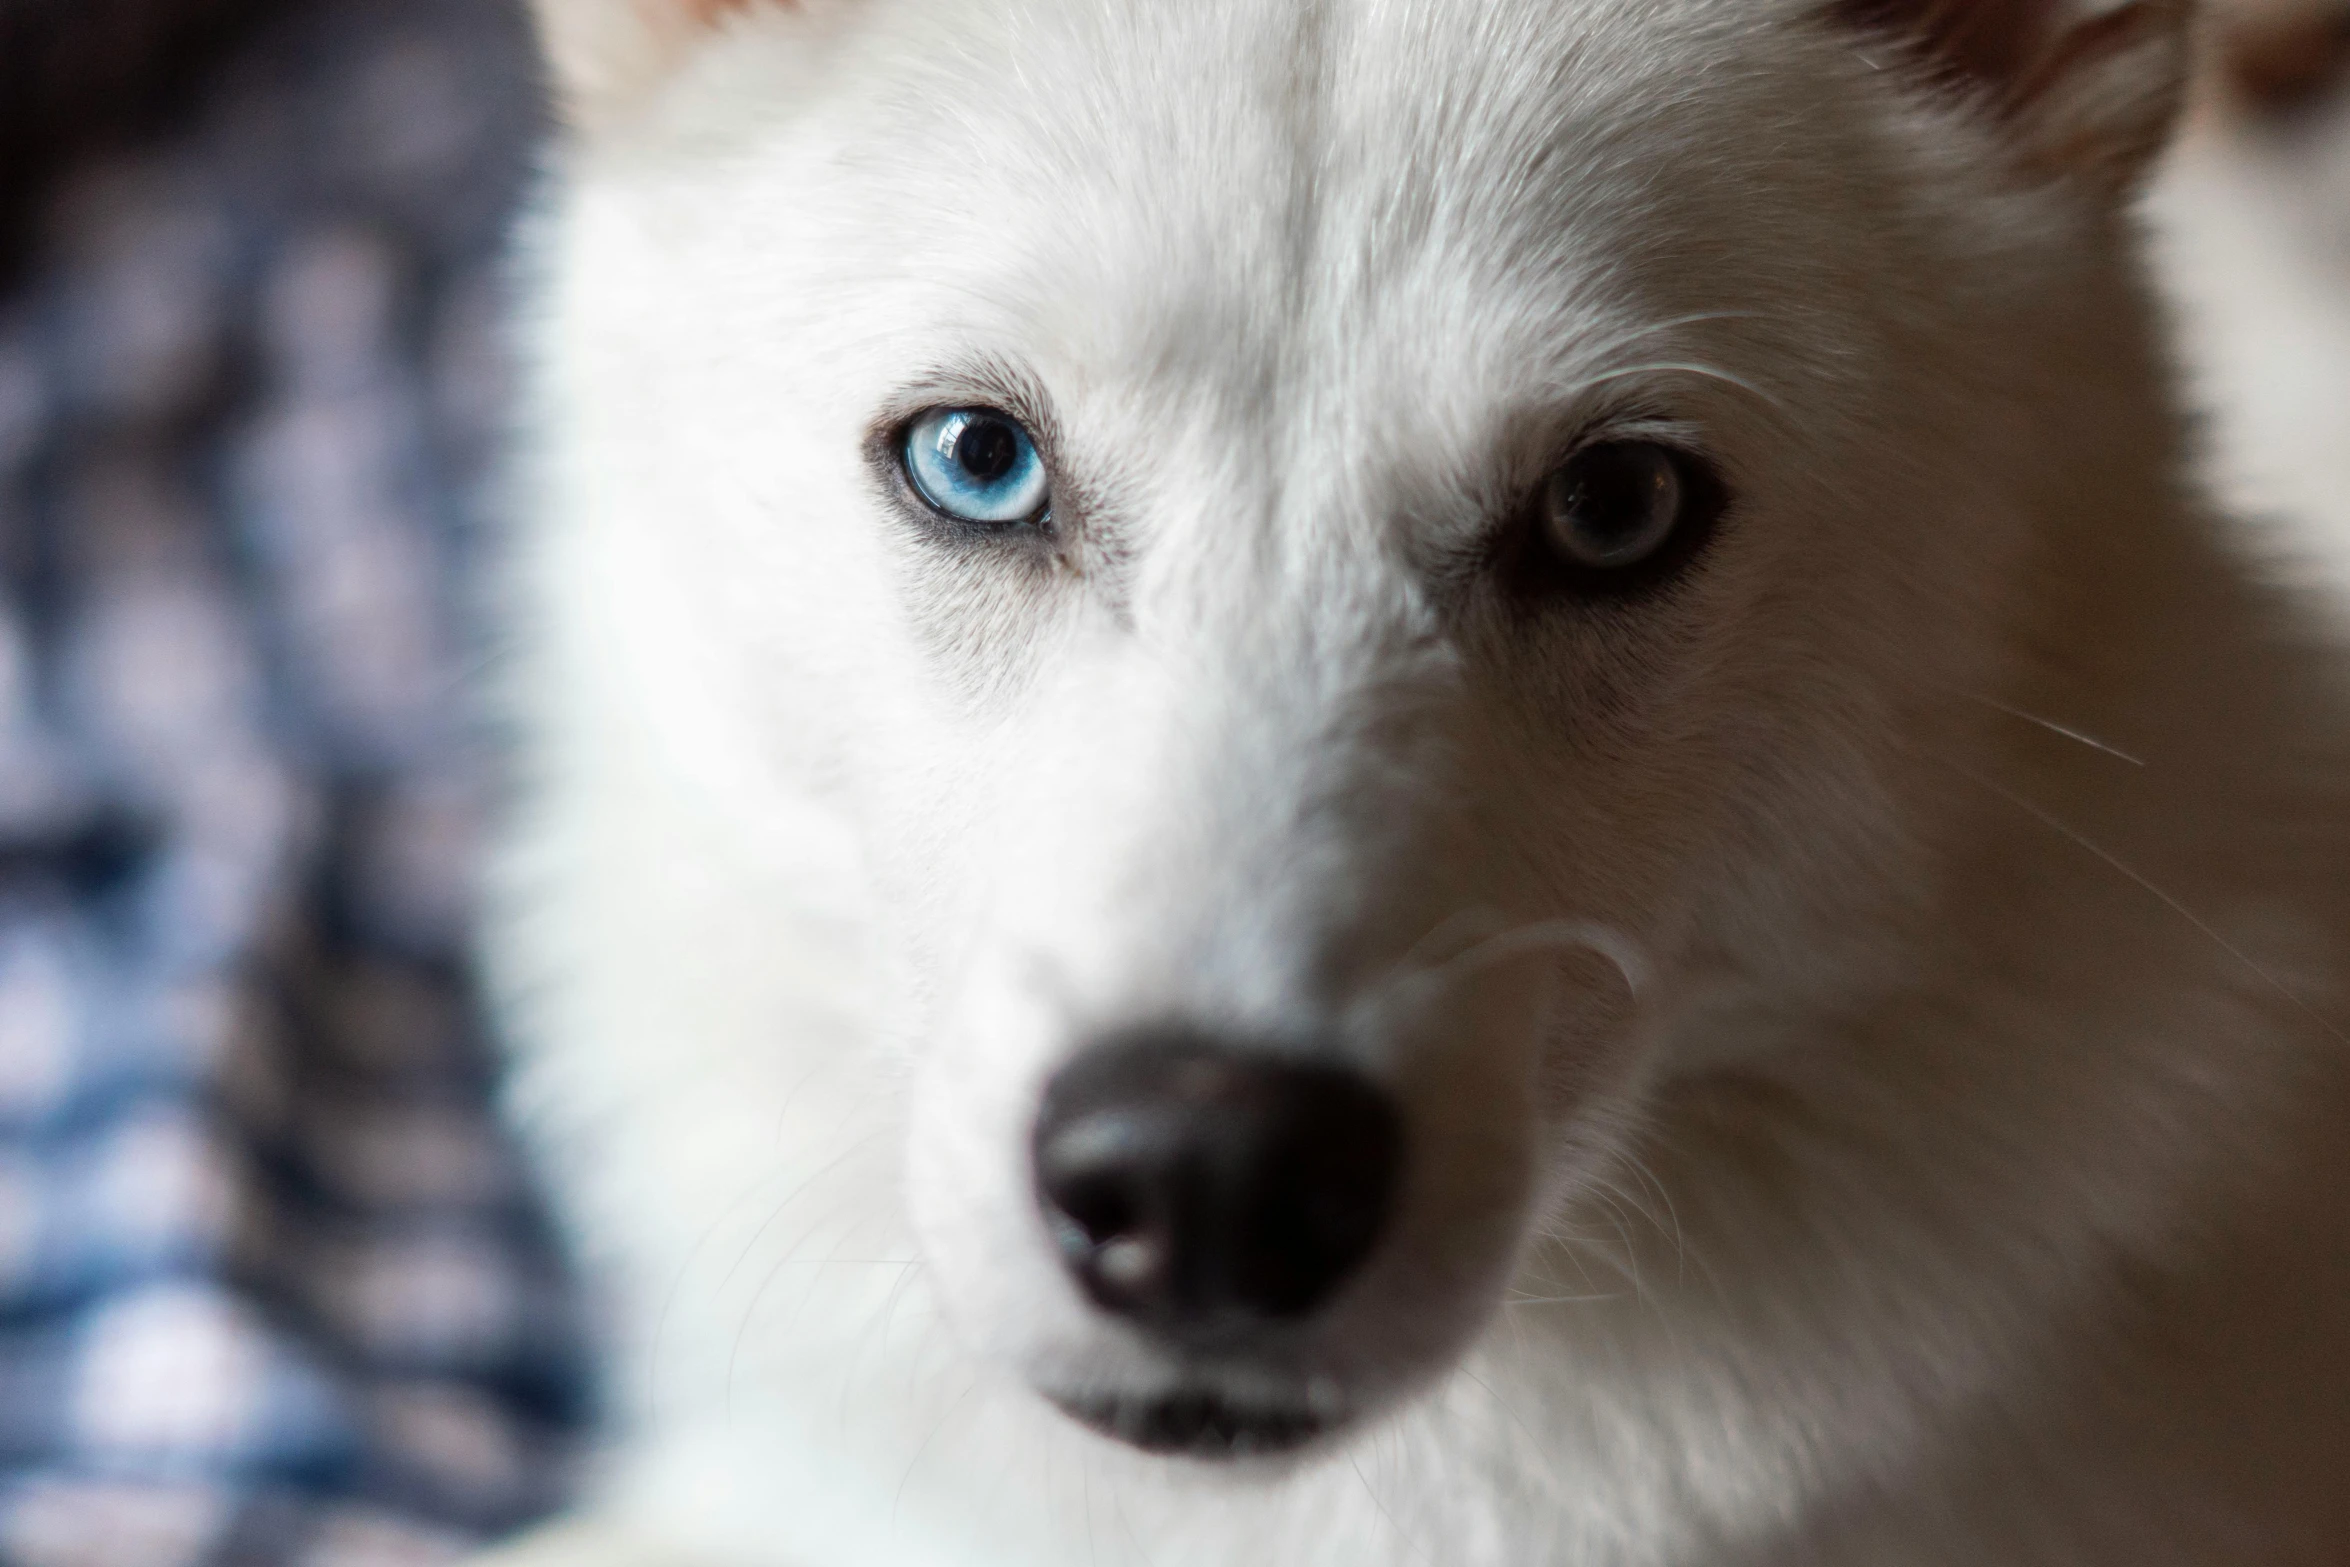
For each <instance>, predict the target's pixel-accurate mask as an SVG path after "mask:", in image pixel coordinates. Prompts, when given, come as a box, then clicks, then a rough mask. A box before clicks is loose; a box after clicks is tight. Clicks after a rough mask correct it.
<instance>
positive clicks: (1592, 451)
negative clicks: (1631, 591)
mask: <svg viewBox="0 0 2350 1567" xmlns="http://www.w3.org/2000/svg"><path fill="white" fill-rule="evenodd" d="M1695 467H1696V462H1695V459H1693V458H1691V457H1689V456H1687V455H1686V454H1684V453H1682V452H1679V451H1676V450H1675V449H1674V448H1672V447H1669V446H1661V445H1658V444H1657V443H1656V442H1654V441H1604V442H1601V443H1600V444H1598V445H1595V446H1586V447H1584V448H1583V449H1582V450H1581V451H1579V452H1577V453H1576V454H1575V455H1574V456H1572V457H1570V458H1568V459H1567V461H1566V464H1565V465H1564V466H1563V467H1561V468H1560V469H1559V470H1558V472H1556V473H1554V474H1552V475H1551V477H1550V480H1549V482H1548V483H1547V484H1546V485H1544V487H1543V492H1542V496H1541V500H1540V508H1539V516H1538V519H1537V520H1538V522H1539V524H1540V526H1541V529H1542V535H1543V542H1544V543H1545V544H1546V545H1548V546H1549V548H1550V549H1551V551H1552V552H1553V553H1554V554H1555V555H1556V556H1557V557H1558V559H1559V561H1560V563H1561V564H1563V565H1565V566H1567V567H1569V568H1571V569H1573V570H1575V571H1578V572H1619V571H1628V570H1630V569H1631V568H1632V567H1635V566H1639V565H1642V564H1645V563H1646V562H1648V561H1651V560H1653V559H1655V558H1657V557H1658V556H1659V555H1661V554H1662V553H1663V552H1664V551H1665V549H1666V546H1668V545H1670V544H1672V543H1673V542H1674V540H1675V538H1676V536H1677V535H1678V534H1679V533H1680V531H1681V529H1682V528H1683V526H1684V525H1685V524H1687V523H1689V522H1690V521H1691V519H1692V515H1693V514H1694V513H1695V512H1697V511H1698V510H1699V509H1700V507H1701V505H1702V504H1703V501H1704V496H1703V494H1702V493H1701V492H1702V491H1703V490H1704V489H1705V488H1706V486H1704V485H1703V484H1701V483H1699V482H1698V478H1699V476H1698V475H1697V474H1696V473H1695V472H1694V469H1695Z"/></svg>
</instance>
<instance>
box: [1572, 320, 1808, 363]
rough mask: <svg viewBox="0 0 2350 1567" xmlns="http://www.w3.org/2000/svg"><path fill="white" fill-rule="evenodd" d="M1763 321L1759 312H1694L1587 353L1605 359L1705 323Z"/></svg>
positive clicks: (1642, 328) (1617, 338) (1635, 330)
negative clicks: (1649, 339) (1648, 339)
mask: <svg viewBox="0 0 2350 1567" xmlns="http://www.w3.org/2000/svg"><path fill="white" fill-rule="evenodd" d="M1762 319H1764V317H1763V313H1762V312H1761V311H1759V310H1698V311H1692V312H1691V313H1690V314H1688V315H1685V316H1674V317H1672V318H1671V319H1669V320H1665V321H1651V322H1649V323H1648V324H1647V325H1646V326H1639V327H1634V328H1633V329H1632V330H1631V331H1629V332H1624V333H1620V334H1618V335H1617V336H1615V337H1612V338H1609V339H1608V340H1607V341H1606V342H1604V343H1602V344H1600V345H1599V346H1598V347H1597V348H1594V349H1589V350H1587V352H1588V353H1589V355H1590V357H1592V358H1593V359H1605V358H1606V357H1607V356H1608V355H1610V354H1616V353H1621V352H1623V351H1624V350H1625V349H1627V348H1629V347H1631V346H1632V345H1633V344H1634V343H1637V342H1640V341H1642V340H1643V339H1646V338H1651V337H1654V336H1656V335H1657V334H1658V333H1660V332H1673V331H1678V330H1679V329H1680V328H1682V327H1685V326H1696V325H1698V324H1699V323H1701V322H1705V321H1760V320H1762Z"/></svg>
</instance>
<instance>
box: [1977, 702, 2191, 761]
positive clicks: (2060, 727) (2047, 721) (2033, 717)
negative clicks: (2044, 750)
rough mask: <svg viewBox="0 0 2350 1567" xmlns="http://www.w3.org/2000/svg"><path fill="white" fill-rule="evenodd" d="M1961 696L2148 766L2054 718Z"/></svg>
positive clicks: (2092, 748) (2140, 758)
mask: <svg viewBox="0 0 2350 1567" xmlns="http://www.w3.org/2000/svg"><path fill="white" fill-rule="evenodd" d="M1960 694H1961V695H1963V696H1964V697H1966V698H1967V700H1969V701H1971V702H1980V703H1981V704H1982V705H1983V706H1985V707H1988V708H1990V709H1992V710H1993V711H1994V712H2000V713H2005V714H2006V715H2007V716H2008V717H2010V718H2020V719H2022V720H2023V721H2024V722H2025V723H2027V724H2038V725H2039V726H2040V727H2041V728H2043V729H2045V730H2048V731H2049V732H2050V733H2052V734H2060V735H2062V736H2064V737H2065V738H2066V739H2067V740H2078V741H2079V742H2080V743H2081V744H2083V745H2085V746H2087V747H2088V748H2089V749H2090V750H2092V751H2103V752H2104V753H2105V754H2106V755H2107V756H2113V757H2119V758H2120V759H2121V760H2123V761H2125V762H2127V763H2129V764H2130V765H2131V766H2132V767H2144V766H2145V765H2146V761H2145V758H2143V757H2138V756H2132V755H2131V754H2130V753H2129V752H2127V751H2125V750H2123V749H2122V748H2121V747H2120V746H2118V745H2112V744H2109V743H2107V742H2106V741H2103V740H2100V739H2098V738H2097V737H2096V736H2095V735H2092V734H2084V733H2083V732H2081V731H2080V730H2078V729H2075V728H2074V727H2072V725H2070V724H2060V723H2058V722H2057V721H2056V720H2055V719H2053V718H2042V717H2041V716H2040V715H2039V714H2038V713H2027V712H2025V711H2024V710H2023V709H2022V708H2020V707H2010V706H2008V705H2007V704H2006V703H2005V702H2001V701H1998V700H1996V699H1994V698H1992V697H1987V696H1984V695H1982V694H1981V693H1980V692H1976V691H1966V692H1962V693H1960Z"/></svg>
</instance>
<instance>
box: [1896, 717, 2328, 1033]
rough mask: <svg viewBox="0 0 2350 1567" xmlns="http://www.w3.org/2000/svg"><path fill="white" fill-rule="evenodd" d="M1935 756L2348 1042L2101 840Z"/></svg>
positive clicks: (2292, 992) (2297, 995)
mask: <svg viewBox="0 0 2350 1567" xmlns="http://www.w3.org/2000/svg"><path fill="white" fill-rule="evenodd" d="M1935 760H1937V761H1940V762H1941V763H1942V765H1943V766H1945V767H1947V768H1949V769H1950V770H1951V771H1952V772H1954V773H1956V774H1958V775H1959V776H1960V777H1961V778H1964V779H1966V780H1967V781H1968V782H1969V783H1972V784H1975V785H1976V786H1977V787H1979V788H1983V789H1987V790H1989V791H1990V792H1991V793H1993V794H1995V795H1997V796H1999V797H2000V798H2001V799H2003V800H2005V801H2006V802H2007V803H2008V804H2010V805H2012V806H2014V807H2015V808H2016V809H2017V810H2019V811H2022V812H2023V813H2024V814H2025V815H2027V816H2030V817H2031V818H2032V819H2033V820H2035V821H2037V822H2039V823H2040V824H2041V825H2043V826H2045V827H2047V828H2049V829H2050V830H2051V831H2053V832H2057V833H2061V834H2062V835H2063V836H2065V837H2066V838H2069V839H2071V840H2072V841H2073V842H2074V843H2076V844H2078V845H2080V847H2081V848H2083V849H2085V850H2087V851H2088V852H2089V853H2091V854H2093V855H2095V856H2096V857H2097V858H2098V859H2100V860H2102V861H2104V862H2105V863H2106V864H2107V865H2108V866H2110V867H2112V868H2113V870H2115V871H2116V872H2118V873H2119V874H2120V875H2122V876H2124V877H2127V878H2128V879H2129V880H2130V881H2132V882H2134V883H2135V884H2136V885H2138V886H2139V887H2141V888H2143V889H2144V890H2145V891H2146V892H2147V893H2148V894H2150V895H2151V896H2153V897H2154V898H2155V899H2157V900H2158V901H2160V902H2161V904H2162V905H2163V907H2165V908H2167V909H2169V910H2170V911H2171V912H2172V913H2173V914H2176V915H2177V916H2178V917H2179V918H2181V919H2183V920H2185V921H2186V922H2187V923H2188V924H2190V925H2192V926H2194V927H2195V929H2197V930H2198V931H2201V932H2202V933H2203V935H2204V936H2205V937H2207V938H2208V939H2209V940H2210V942H2211V944H2212V945H2213V946H2215V947H2217V948H2219V949H2220V951H2222V952H2224V953H2226V954H2227V955H2228V956H2229V957H2231V958H2234V959H2235V960H2236V961H2237V962H2238V963H2241V964H2242V965H2243V966H2244V968H2245V970H2246V971H2247V972H2249V973H2251V974H2252V975H2254V976H2256V977H2257V978H2258V979H2259V980H2260V981H2261V982H2262V983H2263V984H2265V985H2267V986H2268V987H2269V989H2271V990H2273V991H2275V992H2276V993H2277V995H2278V997H2279V998H2280V999H2282V1000H2283V1001H2284V1002H2285V1003H2286V1004H2287V1005H2289V1006H2291V1007H2292V1008H2293V1009H2294V1010H2295V1011H2297V1012H2299V1013H2301V1014H2302V1015H2303V1016H2304V1017H2306V1018H2308V1019H2309V1021H2311V1022H2312V1023H2315V1024H2316V1025H2317V1026H2318V1027H2319V1028H2321V1029H2324V1030H2325V1031H2326V1033H2327V1034H2328V1035H2329V1036H2331V1037H2332V1038H2333V1039H2335V1040H2336V1041H2338V1042H2340V1043H2341V1044H2344V1045H2350V1034H2345V1033H2344V1032H2343V1031H2342V1030H2341V1029H2340V1028H2338V1027H2337V1026H2335V1025H2334V1024H2333V1023H2332V1022H2331V1021H2329V1020H2328V1019H2327V1017H2326V1016H2325V1014H2324V1013H2322V1012H2320V1011H2318V1010H2317V1008H2315V1007H2313V1006H2311V1005H2310V1004H2309V1003H2308V1002H2307V1001H2305V1000H2303V999H2302V997H2301V994H2300V992H2298V991H2296V990H2294V989H2293V987H2292V986H2290V985H2288V984H2286V983H2285V982H2284V981H2283V980H2281V979H2279V978H2278V977H2277V976H2276V975H2274V974H2272V973H2270V972H2269V971H2268V970H2267V969H2265V968H2263V967H2262V966H2261V965H2260V964H2258V963H2256V962H2254V961H2253V959H2252V957H2251V956H2250V954H2248V953H2246V952H2245V951H2244V950H2243V949H2242V948H2240V947H2238V946H2236V945H2235V944H2234V943H2232V942H2230V941H2229V940H2228V939H2227V937H2225V936H2223V935H2221V934H2220V933H2219V931H2218V930H2217V929H2216V928H2214V927H2213V926H2212V925H2211V923H2210V922H2209V921H2207V920H2205V919H2204V918H2203V917H2202V916H2201V915H2199V914H2197V913H2196V912H2195V911H2194V910H2193V909H2190V908H2189V907H2187V905H2185V904H2184V903H2181V902H2180V901H2179V900H2178V899H2177V898H2175V897H2173V896H2171V895H2170V894H2169V893H2167V892H2165V891H2163V890H2162V888H2160V887H2158V886H2156V885H2155V884H2154V883H2153V882H2151V881H2149V880H2147V879H2146V877H2145V876H2143V875H2141V874H2139V872H2137V871H2136V870H2134V869H2132V868H2131V867H2130V865H2129V864H2128V863H2127V862H2125V861H2124V860H2123V859H2122V858H2121V857H2120V856H2118V855H2116V854H2114V853H2113V852H2112V851H2111V850H2109V849H2107V848H2105V847H2104V846H2103V845H2102V844H2099V843H2097V842H2096V841H2094V840H2093V839H2091V838H2089V837H2088V836H2087V835H2086V834H2084V833H2082V832H2080V831H2078V830H2077V829H2075V828H2073V827H2072V826H2070V825H2069V824H2067V823H2065V822H2063V821H2061V820H2059V819H2058V818H2057V817H2055V816H2053V815H2051V814H2050V813H2049V812H2048V811H2046V810H2043V809H2042V808H2041V807H2039V806H2037V805H2034V804H2033V803H2032V802H2031V801H2029V800H2027V799H2025V798H2024V797H2023V796H2022V795H2019V794H2016V793H2014V792H2013V791H2012V790H2008V789H2004V788H2002V787H2000V786H1999V785H1998V784H1996V783H1993V782H1992V781H1991V780H1990V779H1988V778H1984V777H1980V776H1978V775H1976V774H1975V773H1972V772H1969V771H1968V770H1967V769H1966V768H1963V767H1961V766H1959V765H1958V764H1957V763H1955V762H1952V761H1948V760H1945V759H1943V758H1940V757H1937V758H1935Z"/></svg>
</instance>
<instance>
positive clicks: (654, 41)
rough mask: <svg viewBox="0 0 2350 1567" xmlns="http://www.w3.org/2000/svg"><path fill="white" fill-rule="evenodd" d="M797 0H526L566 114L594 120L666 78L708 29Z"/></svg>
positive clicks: (797, 0) (794, 3)
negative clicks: (535, 17)
mask: <svg viewBox="0 0 2350 1567" xmlns="http://www.w3.org/2000/svg"><path fill="white" fill-rule="evenodd" d="M800 3H801V0H531V9H532V11H533V12H535V13H536V15H537V17H538V24H539V37H540V38H541V39H542V40H543V41H544V43H545V46H546V53H547V63H548V66H549V68H550V69H551V71H552V72H553V74H554V79H555V87H556V91H557V93H558V95H559V97H560V99H561V102H562V105H563V109H564V112H565V115H566V117H567V118H569V119H570V120H571V121H572V122H573V123H574V124H575V125H591V126H592V125H595V124H598V123H600V122H602V121H604V120H607V119H609V118H611V117H613V116H614V115H615V114H617V113H618V112H619V111H620V110H622V109H623V108H624V107H625V106H626V105H627V104H628V103H630V102H632V101H634V100H636V99H638V98H640V97H642V96H643V95H644V94H645V93H646V92H647V91H649V90H650V89H651V88H652V87H654V86H655V85H657V84H658V83H659V82H661V81H662V80H663V79H664V78H666V77H667V76H668V75H669V73H670V72H671V71H673V70H675V69H676V68H677V66H678V65H679V64H681V63H682V62H683V61H684V60H685V59H686V58H687V57H688V56H689V55H690V54H691V53H692V51H693V49H694V46H695V45H696V44H697V43H699V42H700V41H701V40H702V39H703V38H704V37H705V36H706V35H708V34H709V33H712V32H714V31H716V30H717V29H718V28H720V27H722V26H724V25H726V24H727V23H728V22H730V21H732V20H734V19H735V18H737V17H740V16H743V15H747V14H749V13H751V12H754V11H760V10H769V9H773V10H794V9H797V8H798V7H799V5H800Z"/></svg>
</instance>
